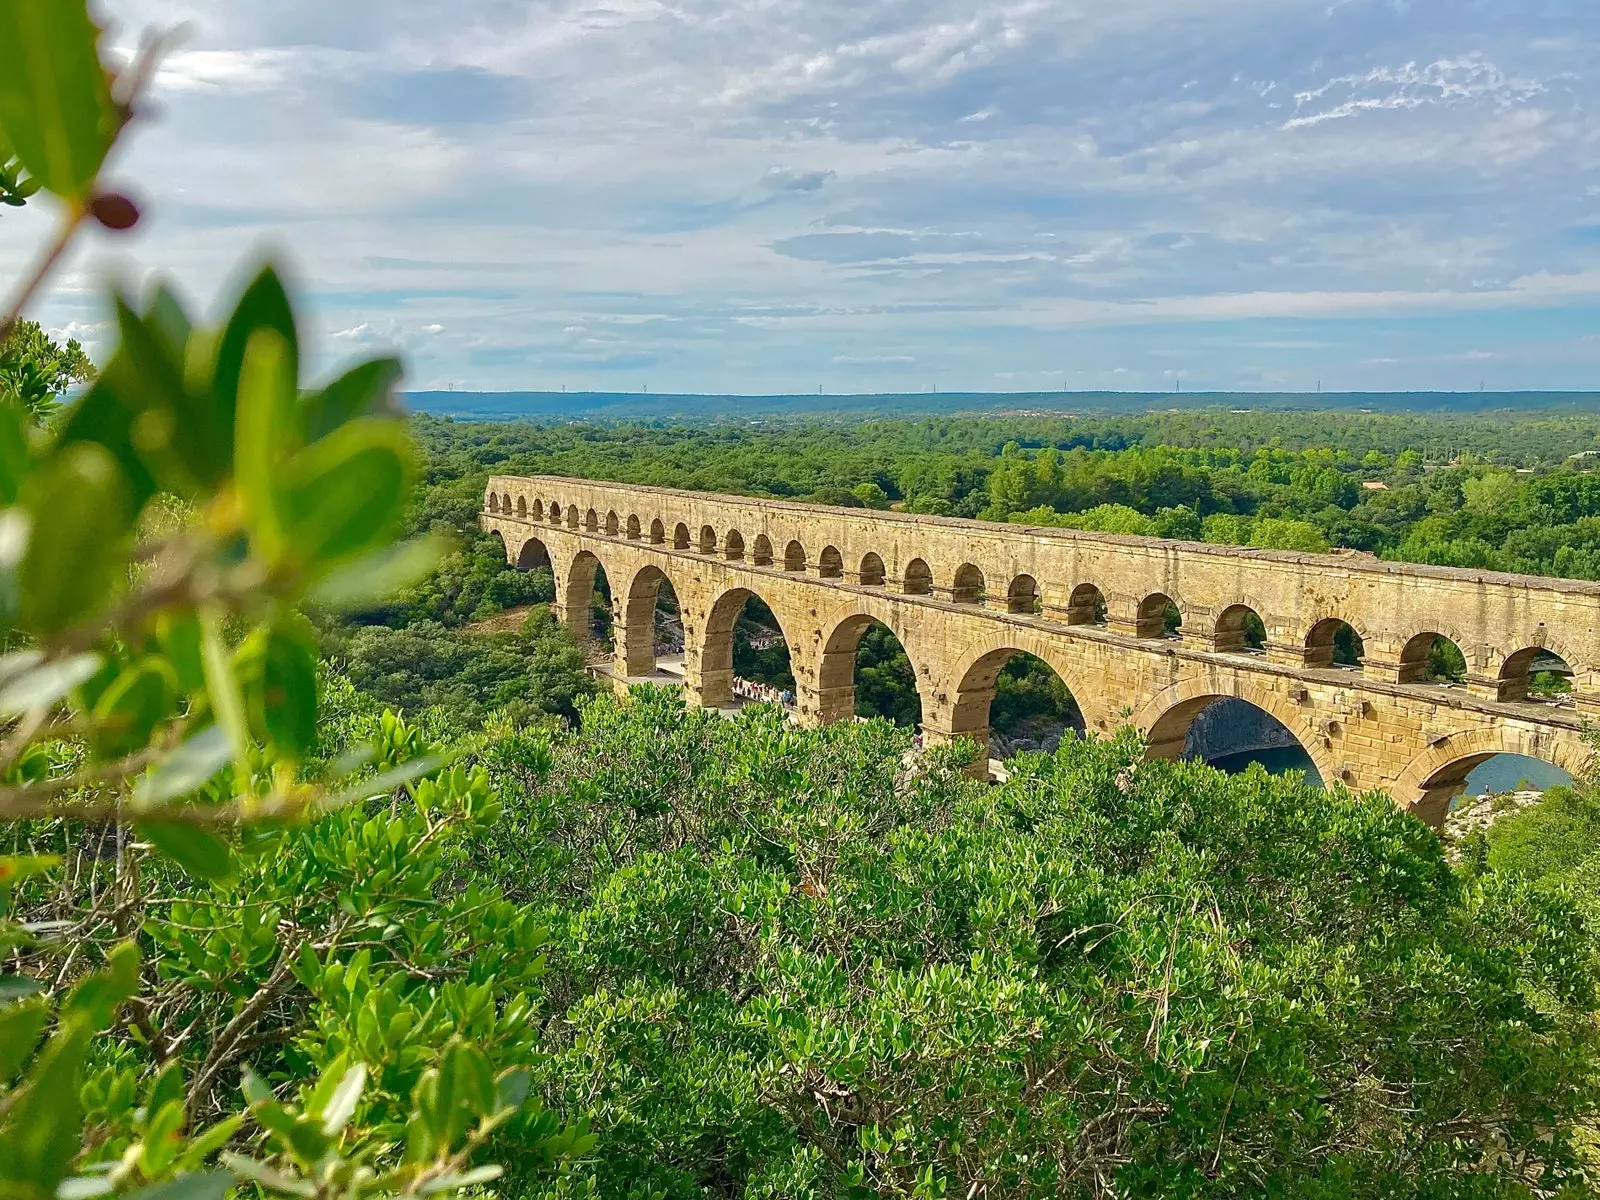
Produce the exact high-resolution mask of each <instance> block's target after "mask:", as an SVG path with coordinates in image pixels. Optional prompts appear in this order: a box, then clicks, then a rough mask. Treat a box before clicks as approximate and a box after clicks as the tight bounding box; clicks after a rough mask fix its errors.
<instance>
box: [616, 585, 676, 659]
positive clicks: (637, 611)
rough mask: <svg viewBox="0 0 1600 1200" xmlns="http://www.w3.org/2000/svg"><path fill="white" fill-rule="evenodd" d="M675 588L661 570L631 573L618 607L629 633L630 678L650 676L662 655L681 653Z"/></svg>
mask: <svg viewBox="0 0 1600 1200" xmlns="http://www.w3.org/2000/svg"><path fill="white" fill-rule="evenodd" d="M679 596H680V593H679V590H678V587H677V585H676V584H674V583H673V581H672V576H671V575H669V574H668V573H667V572H666V571H665V570H663V569H662V568H661V567H658V566H656V565H655V564H654V563H646V564H645V565H644V566H642V567H640V568H639V569H638V570H637V571H635V572H634V573H633V577H632V578H631V579H629V580H628V583H627V587H626V589H625V590H624V591H623V593H622V602H621V604H620V605H619V608H620V612H621V616H622V620H623V623H624V625H625V627H626V628H627V630H628V637H627V643H628V644H627V662H626V663H625V664H624V669H625V670H626V672H627V674H628V675H629V676H639V675H653V674H654V673H655V671H656V668H657V666H658V665H659V664H658V662H657V659H658V657H659V656H660V655H661V654H662V653H663V652H665V653H667V654H681V653H683V611H682V601H681V600H680V599H679Z"/></svg>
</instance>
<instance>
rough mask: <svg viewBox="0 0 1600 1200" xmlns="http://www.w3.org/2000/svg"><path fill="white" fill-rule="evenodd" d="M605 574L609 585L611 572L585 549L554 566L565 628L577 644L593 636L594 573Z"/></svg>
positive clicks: (600, 560)
mask: <svg viewBox="0 0 1600 1200" xmlns="http://www.w3.org/2000/svg"><path fill="white" fill-rule="evenodd" d="M597 570H599V571H604V572H605V573H606V581H607V583H610V581H611V579H612V576H613V570H612V568H610V567H607V566H606V564H605V562H604V560H602V559H601V558H600V556H599V555H598V554H596V553H595V552H594V551H593V550H591V549H589V548H588V547H583V548H581V549H577V550H575V551H574V553H573V554H572V557H571V558H569V559H568V560H567V561H566V562H565V563H558V564H556V572H555V575H556V596H557V597H558V598H559V599H560V602H561V604H560V608H561V615H562V617H563V618H564V619H565V621H566V623H567V628H569V629H570V630H572V632H573V635H574V636H575V637H577V638H578V639H579V640H580V641H582V640H584V639H587V638H590V637H593V636H594V620H593V615H594V610H593V600H594V581H595V574H596V571H597Z"/></svg>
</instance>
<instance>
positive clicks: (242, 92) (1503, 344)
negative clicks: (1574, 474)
mask: <svg viewBox="0 0 1600 1200" xmlns="http://www.w3.org/2000/svg"><path fill="white" fill-rule="evenodd" d="M102 3H103V7H104V8H105V10H106V12H107V14H108V15H109V16H111V17H113V18H114V19H115V21H116V24H117V28H118V30H119V34H118V37H119V38H120V39H121V40H122V41H123V43H124V44H129V43H131V42H132V40H133V39H134V37H135V36H136V34H137V31H138V29H139V28H140V26H141V25H143V24H144V23H146V22H151V21H154V22H159V23H170V22H172V21H174V20H180V19H187V20H189V21H191V22H192V24H193V26H194V29H195V36H194V38H193V39H192V41H191V42H190V43H189V44H188V45H186V46H185V48H184V49H183V50H182V51H180V52H179V53H178V54H176V55H174V56H173V57H172V58H171V59H170V60H169V61H168V62H167V64H166V66H165V67H164V68H163V71H162V73H161V76H160V79H159V81H158V86H157V89H156V99H157V101H158V103H159V107H160V119H159V120H158V121H156V122H154V123H151V124H149V125H148V126H146V127H145V128H144V129H142V130H141V131H140V133H139V134H138V137H137V139H136V143H135V146H134V149H133V152H132V153H131V154H130V155H129V156H128V157H127V158H126V159H125V160H123V161H122V162H120V163H119V164H118V169H119V171H120V172H122V173H123V174H125V175H126V177H127V178H128V179H129V180H130V181H131V185H136V186H138V187H140V188H142V189H143V190H142V198H143V199H144V201H145V207H146V210H147V212H148V213H149V214H150V219H149V220H148V221H147V222H146V223H145V227H144V228H143V230H142V232H141V233H140V235H139V236H138V237H137V238H135V239H132V240H131V241H123V242H118V243H115V244H114V245H112V244H107V245H106V246H104V247H102V248H101V250H99V251H98V252H96V253H91V254H89V255H86V256H84V257H82V258H80V259H78V260H76V261H75V262H74V263H73V264H71V265H70V269H69V270H68V271H67V272H66V273H64V274H63V275H61V276H60V277H59V280H58V282H59V286H58V288H57V289H56V291H55V293H54V294H53V297H52V299H51V300H50V302H49V303H48V305H47V306H46V307H45V309H44V310H42V311H41V313H40V315H41V316H42V317H43V318H44V319H45V320H46V323H47V324H49V325H51V326H52V327H54V328H62V329H65V328H73V329H82V330H83V331H84V333H83V334H82V336H84V337H85V339H86V340H87V341H89V342H91V344H93V342H94V341H95V340H96V339H99V338H103V337H105V336H108V332H109V331H108V330H107V329H106V327H104V325H103V319H104V314H103V310H102V309H101V308H100V307H98V303H97V301H96V300H95V299H94V296H95V294H96V292H97V290H98V287H99V280H100V277H101V275H102V274H103V273H104V272H105V271H107V270H111V269H114V270H116V271H117V272H118V273H119V274H121V275H123V276H125V277H131V278H137V276H138V273H139V272H140V271H141V270H142V269H143V268H144V267H145V266H146V265H147V264H152V263H162V264H168V265H171V266H172V267H173V268H175V269H176V271H177V273H178V275H179V278H180V279H181V280H182V282H183V283H184V284H185V285H186V286H187V287H189V288H190V289H191V290H192V291H194V292H196V293H197V294H199V295H202V296H210V295H212V294H213V293H214V292H216V291H217V290H218V289H219V288H221V287H222V286H223V283H224V279H225V277H226V274H227V269H228V264H231V263H233V262H235V261H237V260H238V258H239V257H240V255H241V254H242V253H244V252H245V251H246V249H247V248H249V247H251V246H264V247H282V246H292V247H293V248H294V252H295V254H296V256H297V260H296V261H297V263H298V270H299V272H300V275H301V279H302V285H303V289H304V290H305V291H306V293H307V294H308V296H309V304H310V309H309V317H308V325H309V327H310V331H311V332H314V333H316V334H319V335H320V337H319V340H320V342H321V344H322V346H323V347H324V356H325V359H331V358H335V357H339V356H341V355H344V354H349V353H355V352H357V351H358V350H359V351H366V350H368V349H369V348H370V347H373V346H381V345H394V346H397V347H399V348H400V349H402V350H403V351H404V352H405V353H406V355H407V357H408V359H409V362H410V371H411V376H410V377H411V380H412V382H413V383H415V384H426V383H428V382H430V381H438V380H450V381H453V382H455V383H456V384H458V385H462V386H480V387H512V388H516V387H555V386H559V385H560V384H562V383H566V384H569V385H571V386H573V387H581V386H583V385H584V384H585V383H586V382H587V383H594V384H596V385H599V384H602V383H603V384H604V386H608V387H611V386H618V385H619V384H622V383H627V384H630V385H638V386H643V385H644V384H645V383H648V384H650V386H651V387H652V390H655V389H658V388H659V389H665V388H674V389H683V390H695V389H720V390H730V391H750V390H761V389H774V390H785V389H792V388H800V389H804V390H811V389H814V388H815V387H816V385H817V384H818V383H819V382H822V383H824V384H826V385H827V387H828V388H829V389H830V390H835V389H836V390H851V389H852V387H854V386H855V385H856V384H857V383H858V382H859V383H861V384H863V385H870V386H872V387H875V388H876V387H899V386H904V387H909V388H923V387H926V386H928V385H929V383H930V382H933V381H935V380H937V381H938V383H939V385H940V386H941V387H942V388H943V387H949V388H958V387H979V386H993V385H994V382H995V381H996V380H1001V379H1003V380H1007V381H1010V384H1008V386H1010V385H1014V386H1019V387H1020V386H1023V385H1024V384H1025V383H1028V382H1029V381H1034V380H1039V381H1043V382H1044V384H1045V385H1047V386H1059V385H1060V384H1061V383H1062V382H1066V383H1068V384H1070V385H1073V386H1103V385H1105V384H1107V383H1114V384H1115V385H1116V386H1121V387H1139V386H1150V387H1157V388H1159V387H1161V386H1164V385H1165V384H1166V382H1167V380H1168V379H1169V378H1170V377H1169V375H1168V372H1172V371H1187V372H1188V376H1187V378H1188V379H1190V380H1192V381H1194V382H1196V383H1201V384H1209V385H1212V386H1234V385H1240V386H1265V385H1267V384H1268V383H1271V384H1272V385H1273V386H1278V385H1279V381H1284V380H1286V381H1288V384H1289V385H1290V386H1293V385H1296V384H1298V385H1303V386H1307V387H1309V386H1313V385H1314V383H1315V381H1316V380H1317V379H1318V378H1321V379H1323V380H1324V381H1325V382H1326V384H1327V385H1328V386H1358V385H1359V386H1396V387H1416V386H1436V385H1438V386H1445V385H1449V384H1450V383H1452V382H1456V383H1461V384H1466V385H1470V386H1474V387H1475V386H1476V385H1477V383H1478V380H1479V378H1480V375H1484V374H1486V375H1488V376H1490V378H1491V382H1493V383H1496V384H1501V385H1509V384H1529V385H1541V386H1571V385H1579V384H1588V383H1592V382H1593V381H1594V380H1595V379H1596V378H1597V377H1600V375H1597V372H1600V343H1597V342H1595V341H1593V340H1592V339H1591V340H1584V339H1585V337H1586V335H1588V333H1589V332H1590V330H1591V329H1592V328H1593V327H1594V325H1595V324H1596V323H1597V322H1596V317H1597V315H1600V238H1595V237H1593V236H1591V235H1589V234H1588V233H1586V232H1585V231H1586V230H1592V229H1593V228H1594V227H1595V226H1596V225H1597V224H1600V207H1597V197H1600V136H1597V135H1596V133H1595V128H1596V126H1595V122H1594V117H1593V114H1594V111H1595V109H1596V107H1597V106H1600V83H1597V82H1596V80H1595V77H1594V74H1593V71H1592V69H1591V66H1590V64H1591V63H1592V61H1593V59H1594V57H1595V55H1596V52H1597V51H1600V11H1597V10H1596V8H1595V7H1594V5H1593V3H1592V0H1541V3H1540V4H1539V5H1536V6H1526V5H1509V4H1507V5H1483V4H1462V3H1460V2H1459V0H1409V2H1408V3H1406V4H1403V5H1401V4H1397V3H1396V2H1395V0H1131V2H1128V3H1120V4H1107V3H1104V2H1103V0H996V2H995V3H993V4H990V5H985V6H978V7H976V8H975V7H974V6H973V5H971V4H970V3H961V2H958V0H865V2H861V0H851V2H849V3H846V2H845V0H812V2H808V3H807V4H804V5H779V4H773V3H770V2H769V0H674V2H673V3H671V4H668V3H665V0H607V3H606V4H605V5H603V6H595V5H594V4H592V3H591V2H590V0H535V2H534V3H531V4H523V5H511V4H504V3H500V2H499V0H451V2H450V3H448V4H446V3H444V2H443V0H408V2H407V3H405V4H400V5H395V4H379V3H378V0H341V2H340V3H337V4H330V3H328V2H327V0H233V2H231V3H229V4H227V5H216V4H210V3H204V2H202V0H102ZM48 217H49V214H48V213H46V212H45V211H44V210H42V209H40V210H37V211H32V210H25V211H24V212H23V213H21V214H20V215H18V214H5V215H3V216H0V274H3V273H7V272H12V271H14V270H20V269H21V265H22V264H23V263H24V262H25V261H26V259H27V258H28V256H29V254H30V253H31V247H32V243H33V241H34V240H35V239H36V238H37V237H38V236H40V235H41V233H42V231H43V230H44V229H45V228H46V226H47V224H48ZM1469 355H1478V356H1483V357H1468V356H1469ZM1492 355H1498V356H1499V357H1487V356H1492ZM1063 363H1065V364H1067V365H1066V366H1065V367H1063V365H1062V364H1063ZM1118 372H1120V373H1118ZM630 373H636V374H632V375H630Z"/></svg>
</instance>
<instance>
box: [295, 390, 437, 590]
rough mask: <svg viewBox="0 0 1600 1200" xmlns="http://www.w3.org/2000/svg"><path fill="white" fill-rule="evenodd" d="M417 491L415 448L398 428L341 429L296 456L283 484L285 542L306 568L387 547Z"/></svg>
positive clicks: (366, 423)
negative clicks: (413, 466)
mask: <svg viewBox="0 0 1600 1200" xmlns="http://www.w3.org/2000/svg"><path fill="white" fill-rule="evenodd" d="M410 486H411V444H410V439H409V438H408V437H407V436H406V433H405V430H404V429H402V428H401V427H400V426H399V425H397V424H396V423H395V422H393V421H387V420H381V419H378V418H374V417H367V418H363V419H361V420H358V421H352V422H350V423H349V424H347V425H344V426H341V427H340V428H339V429H338V430H337V431H335V432H334V433H331V434H329V435H328V436H327V437H325V438H323V439H322V440H321V441H320V442H317V443H316V444H315V445H313V446H310V447H308V448H307V449H306V450H304V451H302V452H301V453H300V454H299V455H297V456H296V457H295V459H294V461H293V463H292V464H291V465H290V468H289V472H288V477H287V479H286V480H285V481H284V487H283V496H284V505H283V511H284V537H285V539H286V541H287V542H288V543H289V544H290V545H292V547H293V553H294V555H295V557H296V558H297V559H298V560H299V561H300V562H302V563H305V564H308V565H315V566H321V567H328V566H331V565H332V564H333V563H336V562H338V561H339V560H341V559H347V558H351V557H353V556H355V555H358V554H361V553H362V552H364V551H368V550H373V549H376V548H378V547H379V546H381V545H384V544H387V542H388V540H389V539H390V538H391V537H392V536H393V534H394V530H395V527H396V526H397V525H398V524H399V522H400V517H401V513H402V512H403V510H404V507H405V501H406V496H407V495H408V493H409V490H410Z"/></svg>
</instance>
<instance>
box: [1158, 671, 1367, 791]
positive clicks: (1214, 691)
mask: <svg viewBox="0 0 1600 1200" xmlns="http://www.w3.org/2000/svg"><path fill="white" fill-rule="evenodd" d="M1216 700H1243V701H1245V703H1247V704H1253V705H1255V706H1256V707H1257V708H1259V709H1261V711H1262V712H1264V713H1267V714H1268V715H1269V716H1271V717H1272V718H1273V719H1274V720H1276V721H1277V722H1278V723H1279V724H1281V725H1282V726H1283V727H1284V728H1285V729H1287V730H1288V731H1289V732H1290V733H1292V734H1294V736H1295V739H1296V740H1297V741H1298V742H1299V743H1300V746H1301V748H1302V749H1304V750H1305V752H1306V754H1307V755H1309V756H1310V758H1311V761H1312V763H1314V764H1315V765H1316V768H1317V774H1319V775H1321V776H1322V779H1323V782H1325V783H1327V784H1329V785H1330V786H1331V785H1332V784H1333V783H1334V781H1335V780H1337V779H1339V778H1340V770H1339V765H1338V763H1337V762H1335V761H1334V758H1333V755H1332V753H1331V752H1330V751H1329V749H1328V746H1327V744H1326V741H1325V739H1324V738H1323V736H1322V735H1321V733H1320V732H1319V731H1318V730H1317V728H1316V726H1315V725H1313V724H1312V723H1311V719H1310V718H1309V717H1308V716H1306V714H1304V713H1302V712H1301V711H1300V710H1299V709H1298V708H1296V707H1295V706H1294V705H1293V704H1291V703H1290V702H1289V700H1288V699H1287V697H1284V696H1281V695H1279V694H1278V693H1277V692H1275V691H1272V690H1271V689H1269V688H1265V687H1262V686H1261V685H1259V684H1257V683H1254V682H1252V681H1251V680H1249V679H1247V678H1242V677H1238V676H1235V677H1234V678H1232V679H1230V680H1229V681H1228V683H1227V685H1226V686H1224V687H1218V686H1217V684H1216V682H1215V681H1214V680H1213V679H1210V678H1207V677H1204V676H1201V677H1196V678H1190V679H1183V680H1179V681H1178V682H1177V683H1174V684H1172V685H1171V686H1170V687H1166V688H1163V689H1162V690H1161V691H1160V692H1158V693H1157V694H1156V695H1155V696H1154V697H1152V698H1151V699H1150V700H1149V701H1147V702H1146V703H1145V705H1144V707H1143V708H1141V709H1140V710H1139V711H1138V712H1137V713H1136V714H1135V715H1134V719H1133V723H1134V725H1135V726H1136V727H1137V728H1138V729H1139V731H1140V732H1141V733H1142V734H1144V735H1145V737H1146V739H1147V746H1148V749H1147V750H1146V754H1147V756H1148V757H1150V758H1177V757H1178V756H1179V755H1180V754H1182V753H1183V743H1184V738H1185V737H1186V735H1187V734H1188V732H1189V726H1190V725H1192V724H1194V719H1195V717H1197V716H1199V715H1200V711H1201V710H1202V709H1204V708H1206V707H1207V706H1209V705H1210V704H1211V703H1212V702H1213V701H1216Z"/></svg>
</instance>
